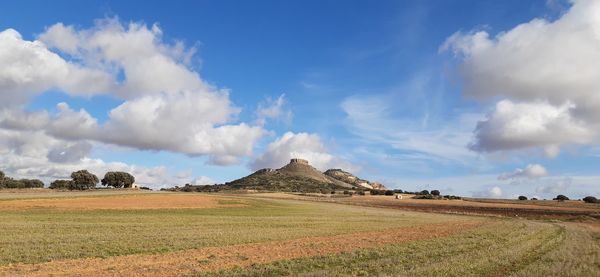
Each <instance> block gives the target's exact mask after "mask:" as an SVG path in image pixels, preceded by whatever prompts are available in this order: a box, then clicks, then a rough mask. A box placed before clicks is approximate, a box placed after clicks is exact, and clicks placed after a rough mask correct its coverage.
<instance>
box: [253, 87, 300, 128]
mask: <svg viewBox="0 0 600 277" xmlns="http://www.w3.org/2000/svg"><path fill="white" fill-rule="evenodd" d="M286 104H287V100H286V99H285V94H282V95H280V96H279V97H277V99H275V100H273V99H271V98H267V99H266V100H265V101H264V102H263V103H260V104H259V105H258V108H257V109H256V121H257V124H258V125H259V126H264V125H265V124H266V123H267V120H276V121H281V122H284V123H287V124H290V123H291V121H292V117H293V114H292V111H291V110H289V109H286V107H285V106H286Z"/></svg>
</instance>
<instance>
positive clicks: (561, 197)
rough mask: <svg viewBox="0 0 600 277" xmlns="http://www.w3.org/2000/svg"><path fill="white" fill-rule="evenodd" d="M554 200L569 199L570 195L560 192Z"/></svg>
mask: <svg viewBox="0 0 600 277" xmlns="http://www.w3.org/2000/svg"><path fill="white" fill-rule="evenodd" d="M552 200H558V201H565V200H569V197H566V196H564V195H562V194H559V195H557V196H556V198H554V199H552Z"/></svg>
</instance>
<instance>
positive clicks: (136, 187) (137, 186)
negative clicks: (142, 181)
mask: <svg viewBox="0 0 600 277" xmlns="http://www.w3.org/2000/svg"><path fill="white" fill-rule="evenodd" d="M131 188H132V189H139V188H140V185H138V184H135V183H134V184H131Z"/></svg>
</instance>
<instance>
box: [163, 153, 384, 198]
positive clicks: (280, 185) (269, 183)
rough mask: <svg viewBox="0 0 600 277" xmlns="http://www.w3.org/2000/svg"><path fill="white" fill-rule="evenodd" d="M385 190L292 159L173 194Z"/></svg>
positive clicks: (380, 186)
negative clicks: (221, 182) (278, 166)
mask: <svg viewBox="0 0 600 277" xmlns="http://www.w3.org/2000/svg"><path fill="white" fill-rule="evenodd" d="M351 189H352V190H356V189H358V190H371V189H377V190H385V189H386V188H385V186H383V185H381V184H378V183H372V182H369V181H367V180H363V179H360V178H358V177H356V176H354V175H352V174H350V173H348V172H346V171H343V170H341V169H330V170H327V171H326V172H325V173H323V172H321V171H319V170H317V169H316V168H314V167H312V166H311V165H310V164H309V163H308V161H307V160H303V159H291V161H290V163H289V164H287V165H285V166H284V167H282V168H279V169H272V168H263V169H260V170H257V171H256V172H254V173H252V174H250V175H248V176H246V177H242V178H240V179H237V180H234V181H231V182H227V183H225V184H217V185H201V186H195V185H189V184H186V185H185V186H184V187H175V188H170V189H161V190H169V191H189V192H191V191H203V192H217V191H230V190H246V191H288V192H327V191H334V190H351Z"/></svg>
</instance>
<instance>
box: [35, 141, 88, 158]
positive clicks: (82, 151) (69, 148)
mask: <svg viewBox="0 0 600 277" xmlns="http://www.w3.org/2000/svg"><path fill="white" fill-rule="evenodd" d="M91 151H92V145H91V144H90V143H88V142H85V141H80V142H76V143H73V144H70V145H65V146H60V147H57V148H54V149H51V150H50V151H49V152H48V155H46V157H47V158H48V161H50V162H55V163H72V162H78V161H81V160H82V159H83V158H85V157H88V156H89V154H90V152H91Z"/></svg>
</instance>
